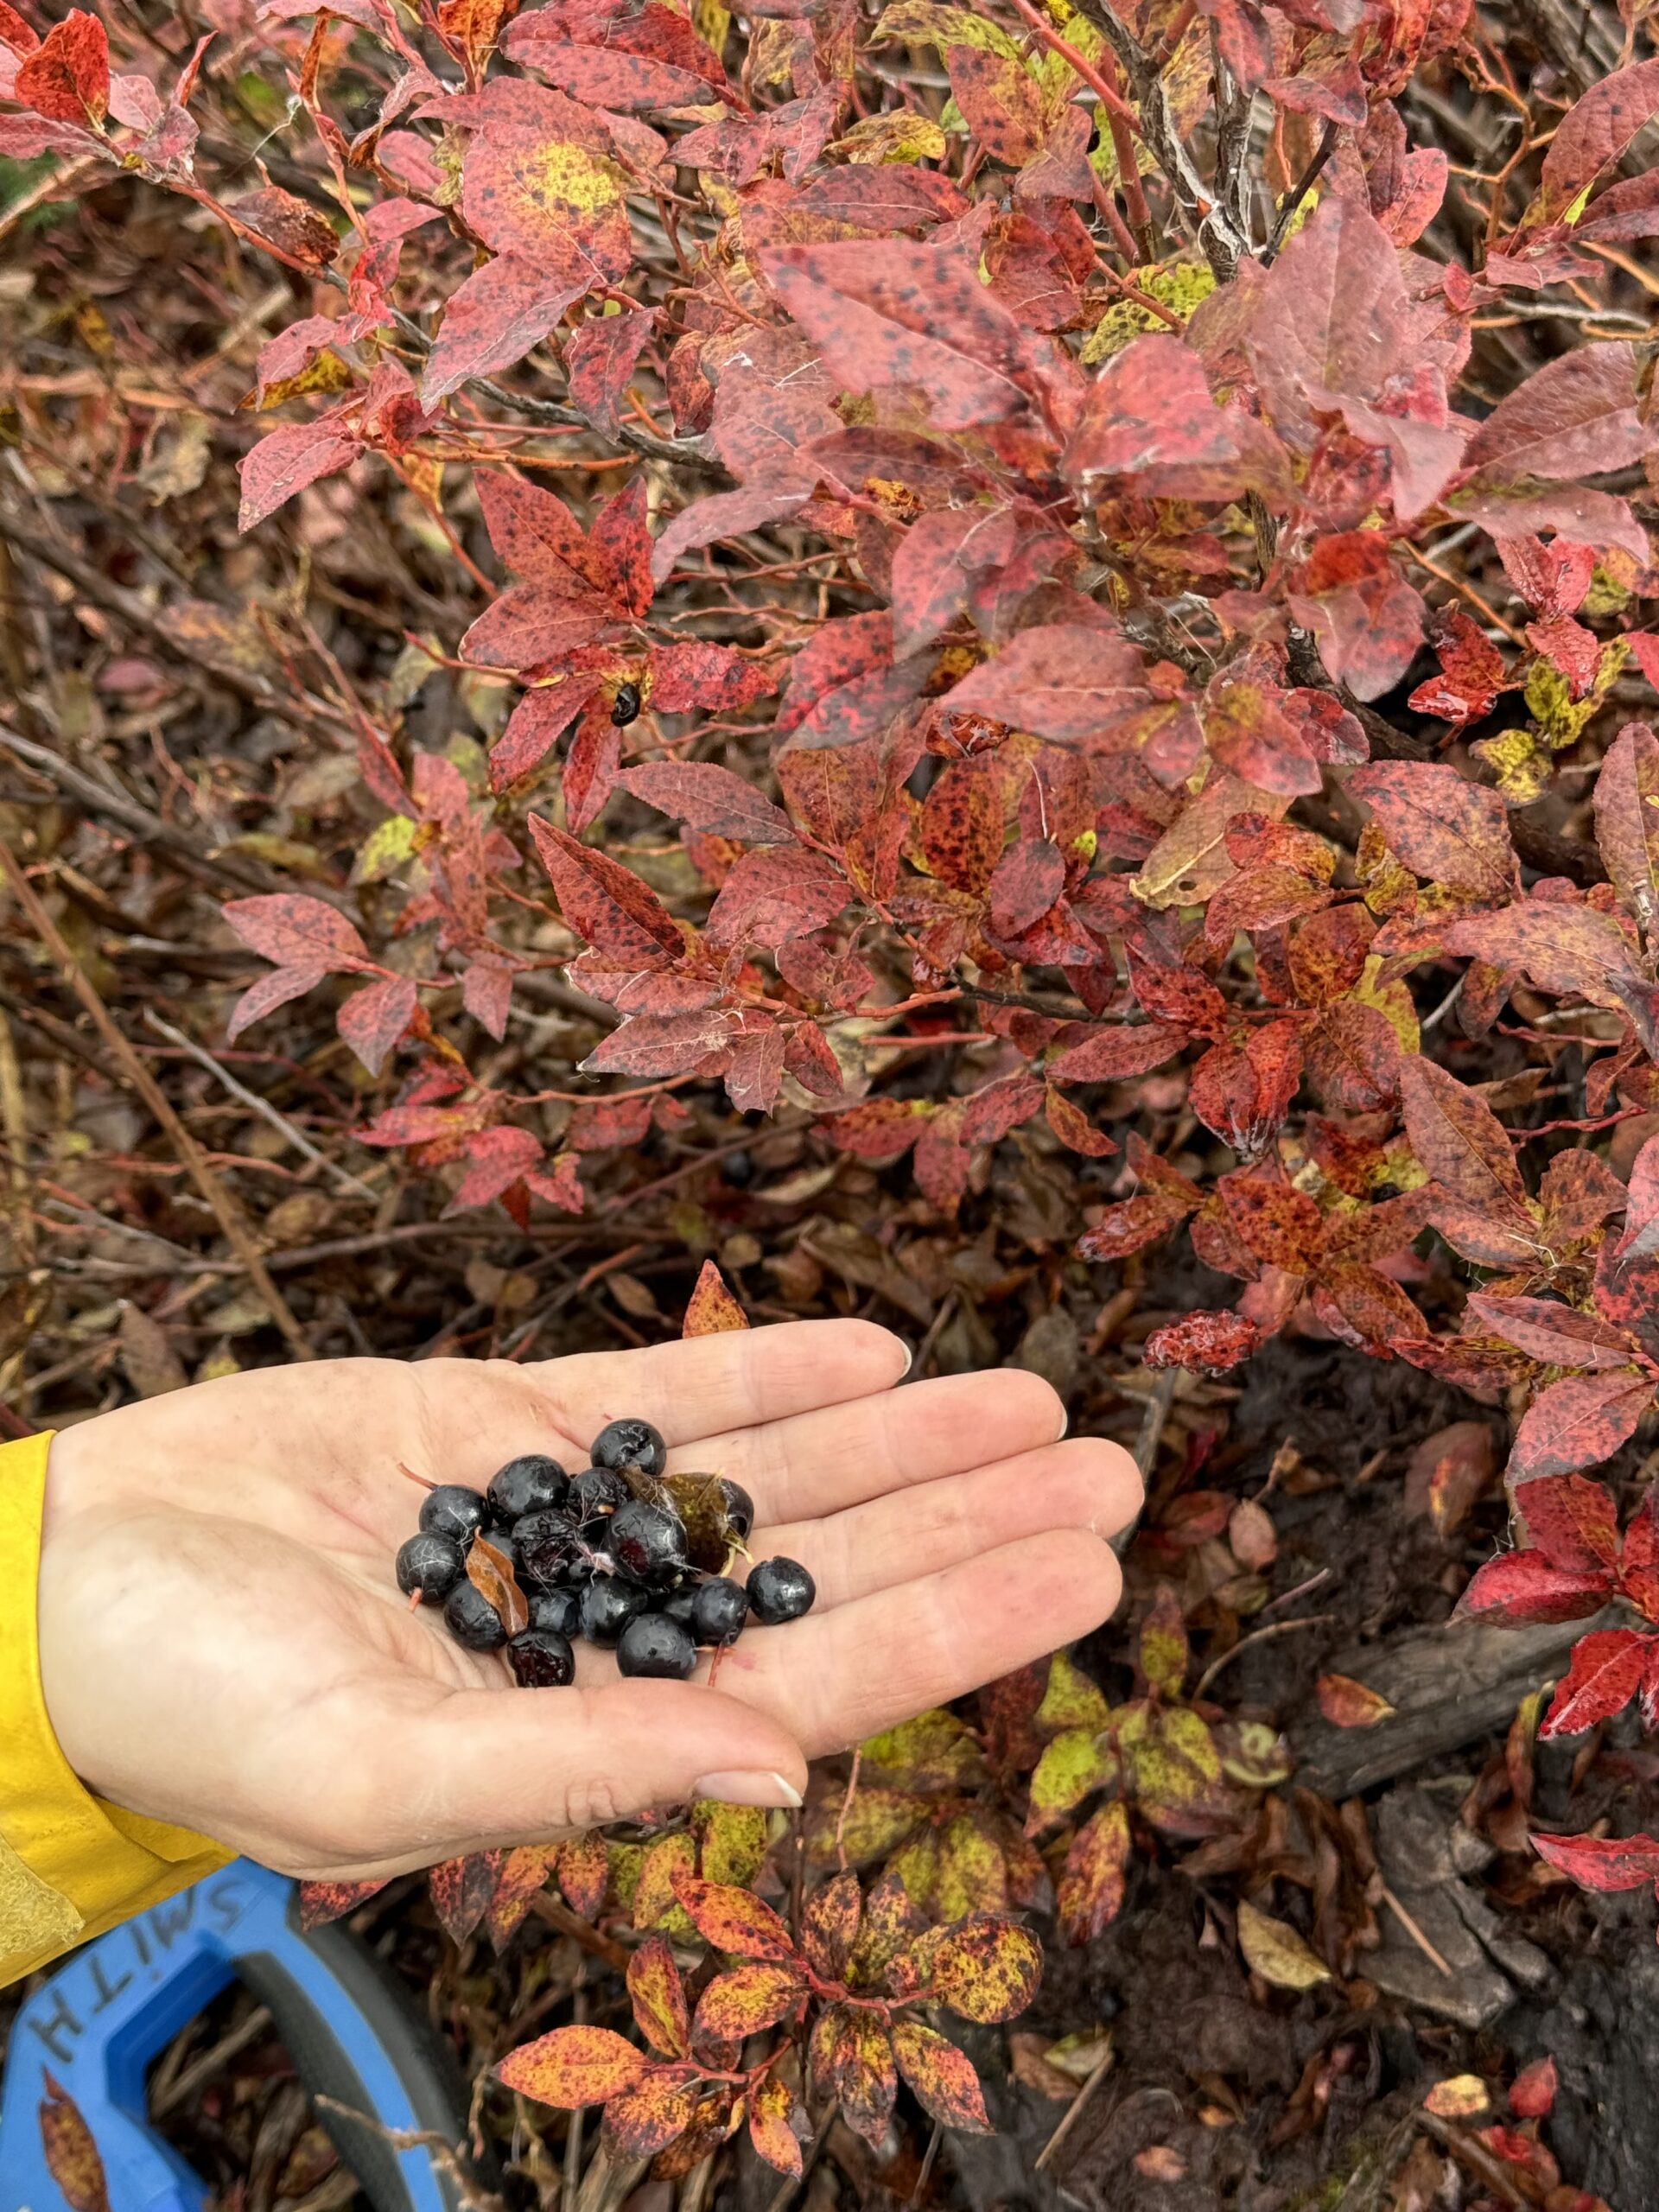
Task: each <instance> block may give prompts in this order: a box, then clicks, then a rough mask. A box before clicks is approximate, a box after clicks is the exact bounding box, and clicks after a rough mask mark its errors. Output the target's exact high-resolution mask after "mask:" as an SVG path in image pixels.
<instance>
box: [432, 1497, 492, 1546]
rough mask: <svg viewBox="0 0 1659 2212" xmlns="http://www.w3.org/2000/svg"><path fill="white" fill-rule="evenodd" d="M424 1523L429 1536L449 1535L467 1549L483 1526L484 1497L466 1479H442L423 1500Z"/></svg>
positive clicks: (453, 1542) (454, 1542)
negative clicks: (455, 1480) (449, 1480)
mask: <svg viewBox="0 0 1659 2212" xmlns="http://www.w3.org/2000/svg"><path fill="white" fill-rule="evenodd" d="M421 1526H422V1528H423V1529H424V1530H425V1531H426V1533H427V1535H429V1536H448V1539H449V1541H450V1542H451V1543H452V1544H459V1545H460V1546H461V1549H462V1550H463V1551H464V1550H465V1549H466V1548H467V1545H468V1544H470V1543H471V1542H472V1541H473V1538H474V1536H475V1535H477V1534H478V1532H479V1530H480V1529H481V1528H482V1527H483V1526H484V1501H483V1499H482V1498H481V1497H480V1496H479V1494H478V1492H477V1491H475V1490H468V1489H467V1485H466V1484H464V1483H440V1484H438V1486H437V1488H436V1489H435V1490H429V1491H428V1492H427V1493H426V1496H425V1497H424V1498H423V1499H422V1501H421Z"/></svg>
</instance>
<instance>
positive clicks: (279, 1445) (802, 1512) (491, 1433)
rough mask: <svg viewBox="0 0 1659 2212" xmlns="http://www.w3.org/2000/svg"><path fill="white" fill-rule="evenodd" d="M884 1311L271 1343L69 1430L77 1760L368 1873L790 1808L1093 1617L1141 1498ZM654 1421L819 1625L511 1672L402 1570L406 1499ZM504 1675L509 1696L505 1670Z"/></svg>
mask: <svg viewBox="0 0 1659 2212" xmlns="http://www.w3.org/2000/svg"><path fill="white" fill-rule="evenodd" d="M906 1359H907V1355H906V1351H905V1348H904V1346H903V1345H902V1344H900V1343H899V1340H898V1339H897V1338H895V1337H893V1336H891V1335H890V1334H889V1333H888V1332H887V1331H886V1330H884V1329H880V1328H877V1327H875V1326H874V1325H872V1324H870V1323H868V1322H863V1321H852V1320H847V1321H839V1320H837V1321H803V1322H791V1323H787V1324H785V1325H781V1326H779V1327H775V1328H766V1329H757V1330H753V1331H749V1332H731V1333H729V1334H724V1335H718V1336H711V1337H702V1338H692V1339H690V1340H689V1341H686V1342H683V1343H679V1344H659V1345H655V1346H652V1347H649V1348H646V1349H645V1350H642V1351H617V1352H605V1353H596V1354H584V1355H580V1356H577V1357H570V1358H566V1359H555V1360H548V1361H544V1362H542V1363H534V1364H532V1363H526V1364H524V1365H522V1366H519V1365H515V1364H513V1363H511V1362H507V1361H499V1360H496V1361H477V1362H474V1361H464V1360H448V1359H446V1360H430V1361H426V1362H423V1363H414V1364H407V1363H400V1362H397V1361H393V1360H375V1359H349V1360H338V1361H331V1362H327V1363H318V1364H315V1365H308V1366H293V1367H286V1368H262V1369H259V1370H255V1371H253V1372H251V1373H248V1374H245V1375H238V1376H228V1377H226V1378H225V1379H223V1380H222V1381H219V1382H213V1383H201V1384H198V1385H196V1386H195V1387H194V1388H192V1389H186V1390H180V1391H175V1392H174V1393H171V1394H170V1395H166V1396H163V1397H159V1398H152V1399H149V1400H147V1401H145V1402H143V1403H142V1404H137V1405H131V1406H124V1407H122V1408H119V1409H118V1411H116V1412H114V1413H110V1414H99V1416H97V1417H96V1418H95V1419H93V1420H91V1421H86V1422H83V1423H81V1424H79V1426H77V1427H73V1428H71V1429H68V1430H67V1431H65V1432H64V1433H61V1434H60V1435H59V1436H58V1437H57V1438H55V1439H54V1442H53V1444H52V1446H51V1452H50V1457H49V1459H48V1473H47V1493H46V1515H45V1522H44V1527H43V1531H42V1541H41V1575H40V1600H39V1602H40V1630H41V1678H42V1681H43V1684H44V1687H45V1692H46V1700H47V1706H48V1713H49V1714H50V1717H51V1720H52V1724H53V1726H54V1729H55V1730H56V1732H57V1735H58V1740H59V1742H60V1744H61V1745H62V1747H63V1750H64V1752H65V1755H66V1756H67V1758H68V1760H69V1763H70V1764H71V1765H72V1766H73V1768H74V1770H75V1771H76V1773H77V1774H78V1775H79V1777H81V1779H82V1780H83V1781H84V1782H85V1783H86V1784H87V1786H88V1787H89V1788H90V1789H93V1790H95V1791H97V1792H98V1793H99V1795H100V1796H104V1797H106V1798H108V1799H110V1800H111V1801H112V1802H115V1803H117V1804H118V1805H122V1806H124V1807H126V1808H129V1809H130V1810H131V1811H134V1812H137V1813H142V1814H145V1815H149V1816H150V1817H151V1818H153V1819H158V1820H163V1821H173V1822H176V1823H179V1824H181V1825H182V1826H184V1827H192V1828H195V1829H198V1830H200V1832H202V1833H203V1834H207V1835H210V1836H212V1837H213V1838H215V1839H216V1840H218V1841H219V1842H220V1843H222V1844H225V1845H226V1846H227V1847H232V1848H234V1849H236V1850H238V1851H242V1852H245V1853H248V1854H250V1855H251V1857H253V1858H255V1859H260V1860H262V1861H263V1862H264V1864H266V1865H267V1866H274V1867H277V1868H278V1869H280V1870H281V1871H283V1872H287V1873H292V1874H300V1875H306V1876H312V1877H317V1878H329V1879H336V1880H358V1879H363V1878H372V1877H377V1876H383V1875H386V1874H390V1873H394V1872H400V1871H402V1870H404V1869H405V1868H408V1867H411V1866H426V1865H429V1864H431V1863H433V1862H434V1861H435V1860H438V1859H448V1858H451V1857H454V1855H456V1854H457V1853H461V1852H466V1851H478V1850H482V1849H486V1848H488V1847H497V1846H502V1845H512V1844H518V1843H529V1842H547V1841H551V1840H555V1839H556V1838H557V1837H558V1836H559V1835H560V1834H563V1833H566V1832H568V1831H570V1830H574V1829H579V1828H582V1827H589V1826H592V1825H593V1824H594V1823H596V1822H601V1821H612V1820H619V1819H624V1818H626V1817H628V1816H630V1815H636V1814H639V1813H640V1812H643V1811H645V1809H646V1808H650V1807H652V1806H662V1805H667V1804H672V1803H677V1802H683V1801H684V1800H686V1799H688V1798H690V1797H693V1796H714V1797H721V1798H724V1799H727V1800H728V1801H730V1802H736V1803H747V1804H768V1805H779V1804H791V1803H798V1802H799V1801H800V1796H801V1793H802V1792H803V1791H804V1789H805V1786H806V1762H807V1760H808V1759H810V1758H817V1757H818V1756H820V1755H822V1754H823V1753H825V1752H829V1751H839V1750H842V1749H843V1748H844V1747H846V1746H847V1745H850V1744H853V1743H855V1742H857V1741H859V1740H860V1739H861V1738H864V1737H866V1736H868V1735H870V1734H871V1733H873V1732H875V1731H877V1730H879V1729H881V1728H884V1727H887V1726H891V1725H892V1724H893V1723H894V1722H895V1721H898V1720H900V1719H906V1718H907V1717H908V1716H910V1715H912V1714H913V1713H919V1712H922V1711H924V1710H925V1709H926V1708H927V1707H930V1706H934V1705H938V1704H939V1703H941V1702H943V1701H944V1700H948V1699H950V1698H952V1697H956V1696H958V1695H960V1694H962V1693H963V1692H964V1691H966V1690H969V1689H971V1688H975V1687H976V1685H978V1684H980V1683H982V1682H986V1681H990V1680H992V1679H993V1678H994V1677H995V1676H996V1675H1001V1674H1004V1673H1006V1672H1007V1671H1008V1670H1009V1669H1012V1668H1014V1667H1018V1666H1020V1665H1021V1664H1022V1663H1023V1662H1026V1661H1027V1660H1031V1659H1034V1658H1037V1657H1039V1656H1040V1655H1041V1654H1043V1653H1044V1652H1046V1651H1050V1650H1052V1649H1055V1648H1056V1647H1057V1646H1058V1645H1059V1644H1063V1643H1068V1642H1070V1641H1071V1640H1072V1639H1073V1638H1075V1637H1078V1636H1081V1635H1083V1634H1084V1633H1085V1632H1086V1631H1087V1630H1090V1629H1091V1628H1093V1627H1095V1626H1096V1625H1097V1624H1099V1623H1100V1622H1101V1621H1103V1620H1104V1619H1105V1618H1106V1617H1107V1616H1108V1615H1109V1613H1110V1611H1112V1608H1113V1607H1114V1605H1116V1602H1117V1598H1118V1594H1119V1588H1120V1584H1119V1579H1118V1572H1117V1565H1116V1560H1115V1559H1114V1557H1113V1555H1112V1552H1111V1549H1110V1548H1109V1544H1108V1542H1107V1538H1108V1537H1109V1535H1112V1534H1113V1533H1114V1532H1115V1531H1116V1530H1117V1529H1120V1528H1121V1527H1122V1526H1123V1525H1124V1524H1125V1522H1127V1521H1128V1519H1129V1517H1130V1516H1131V1515H1132V1514H1133V1512H1134V1511H1135V1508H1136V1507H1137V1505H1138V1504H1139V1503H1140V1498H1141V1483H1140V1478H1139V1476H1138V1474H1137V1472H1136V1471H1135V1465H1134V1462H1133V1461H1132V1460H1131V1459H1129V1457H1128V1454H1127V1453H1126V1452H1122V1451H1121V1450H1120V1449H1119V1448H1118V1447H1117V1446H1115V1445H1111V1444H1107V1443H1104V1442H1102V1441H1099V1440H1093V1439H1085V1438H1078V1439H1075V1440H1069V1441H1062V1440H1061V1439H1062V1436H1063V1432H1064V1428H1065V1414H1064V1410H1063V1408H1062V1407H1061V1404H1060V1402H1059V1400H1058V1397H1057V1396H1056V1395H1055V1394H1054V1393H1053V1391H1052V1389H1050V1388H1049V1387H1048V1385H1047V1384H1046V1383H1043V1382H1041V1381H1040V1380H1039V1378H1038V1377H1036V1376H1032V1375H1027V1374H1022V1373H1020V1372H1018V1371H1016V1370H1012V1369H1003V1370H1000V1371H998V1372H996V1373H994V1374H988V1375H982V1376H954V1377H948V1378H944V1379H940V1380H938V1381H933V1382H925V1383H915V1384H912V1385H911V1386H909V1387H907V1388H906V1389H902V1390H899V1389H895V1388H894V1387H893V1386H894V1385H895V1384H896V1383H899V1380H900V1379H901V1377H902V1376H903V1374H904V1372H905V1368H906ZM620 1414H640V1415H643V1416H644V1417H645V1419H647V1420H649V1421H653V1422H655V1423H656V1425H657V1427H658V1428H660V1429H661V1430H662V1432H663V1433H664V1436H665V1437H666V1439H667V1440H668V1443H669V1445H670V1447H671V1449H670V1459H669V1465H670V1466H671V1468H676V1467H678V1468H684V1469H688V1470H699V1471H715V1472H718V1473H721V1474H725V1475H728V1476H731V1477H733V1478H735V1479H736V1480H737V1481H739V1482H741V1483H742V1484H744V1485H745V1487H746V1488H747V1489H748V1490H749V1491H751V1492H752V1493H753V1497H754V1499H755V1503H756V1509H757V1516H756V1527H755V1530H754V1533H753V1535H752V1537H751V1538H750V1544H749V1548H750V1550H751V1552H752V1554H753V1557H754V1558H756V1559H765V1558H767V1557H769V1556H771V1555H772V1554H778V1553H782V1554H785V1556H787V1557H790V1558H793V1559H798V1560H802V1561H803V1562H804V1564H805V1565H806V1566H807V1567H810V1570H811V1572H812V1573H813V1575H814V1576H815V1577H816V1579H817V1587H818V1598H817V1605H816V1606H815V1608H814V1609H813V1611H811V1612H810V1614H808V1615H807V1616H806V1617H805V1618H804V1619H802V1620H798V1621H794V1622H791V1623H790V1624H788V1625H787V1626H785V1627H782V1628H774V1629H762V1628H758V1627H751V1628H750V1630H749V1631H748V1632H747V1635H746V1636H745V1637H743V1638H742V1640H741V1643H738V1644H736V1645H734V1646H733V1647H732V1648H731V1649H728V1651H727V1652H726V1653H725V1654H724V1655H723V1656H721V1662H720V1669H719V1675H718V1687H717V1688H712V1689H711V1688H709V1687H708V1685H707V1681H706V1677H707V1675H708V1671H709V1661H708V1659H707V1658H706V1657H705V1658H704V1660H703V1661H702V1663H701V1665H700V1666H699V1669H698V1674H697V1676H696V1678H695V1679H694V1680H693V1681H690V1682H669V1681H625V1680H624V1679H623V1678H622V1677H621V1676H620V1675H619V1674H618V1673H617V1670H616V1664H615V1661H614V1658H613V1656H612V1655H611V1654H610V1653H608V1652H601V1651H596V1650H594V1649H589V1648H588V1647H582V1648H581V1649H580V1650H579V1654H578V1667H577V1677H576V1681H575V1684H574V1685H573V1686H571V1687H570V1688H563V1689H541V1690H526V1689H518V1688H515V1687H514V1686H513V1684H512V1678H511V1676H510V1675H509V1673H508V1670H507V1668H506V1665H505V1662H504V1660H503V1659H502V1657H501V1656H500V1655H499V1654H496V1653H490V1654H480V1653H478V1652H473V1651H467V1650H463V1649H461V1646H460V1645H458V1644H456V1643H454V1642H453V1641H452V1640H451V1639H450V1638H449V1637H448V1635H447V1634H446V1633H445V1632H444V1630H443V1629H442V1624H441V1623H440V1620H439V1618H438V1615H437V1613H436V1612H435V1611H433V1610H432V1609H430V1608H428V1607H423V1608H421V1609H420V1610H419V1611H416V1612H411V1611H410V1610H409V1607H408V1604H407V1601H406V1600H405V1599H404V1598H403V1597H402V1596H401V1595H400V1594H399V1592H398V1591H397V1586H396V1583H395V1582H394V1580H393V1577H392V1558H393V1554H394V1553H395V1552H396V1550H397V1546H398V1544H399V1543H400V1542H401V1541H403V1539H404V1537H405V1536H407V1535H409V1534H410V1532H411V1531H412V1530H413V1529H414V1527H415V1525H416V1514H417V1511H418V1510H419V1504H420V1493H419V1491H417V1490H416V1487H415V1485H414V1484H411V1483H410V1481H409V1480H408V1479H407V1478H406V1477H405V1476H404V1474H403V1473H402V1472H401V1471H400V1463H401V1464H402V1465H403V1466H404V1467H407V1468H409V1469H411V1470H413V1471H414V1472H415V1473H416V1474H417V1475H419V1476H422V1477H424V1478H427V1479H429V1480H435V1481H442V1482H462V1483H468V1484H473V1485H474V1486H475V1487H477V1488H480V1489H481V1488H482V1487H483V1486H484V1485H485V1484H486V1483H487V1482H488V1480H489V1478H490V1476H491V1475H492V1474H493V1472H494V1471H495V1469H496V1468H497V1467H498V1466H499V1465H501V1464H502V1463H503V1462H504V1461H505V1460H506V1459H511V1458H512V1457H513V1456H514V1455H515V1454H516V1453H518V1452H528V1451H543V1452H551V1453H552V1454H553V1456H554V1457H555V1458H556V1459H560V1460H562V1461H563V1463H564V1464H565V1465H567V1466H569V1468H571V1469H572V1470H573V1471H574V1470H575V1469H576V1468H577V1467H580V1466H583V1465H586V1464H587V1451H586V1446H587V1445H588V1443H589V1442H590V1441H591V1440H592V1439H593V1437H594V1435H595V1434H596V1433H597V1432H598V1431H599V1429H600V1428H601V1427H602V1426H603V1425H604V1423H605V1422H606V1421H607V1420H609V1419H611V1418H613V1417H615V1416H617V1415H620ZM508 1689H512V1693H513V1694H512V1695H511V1696H502V1695H499V1694H498V1693H499V1692H501V1691H504V1690H508Z"/></svg>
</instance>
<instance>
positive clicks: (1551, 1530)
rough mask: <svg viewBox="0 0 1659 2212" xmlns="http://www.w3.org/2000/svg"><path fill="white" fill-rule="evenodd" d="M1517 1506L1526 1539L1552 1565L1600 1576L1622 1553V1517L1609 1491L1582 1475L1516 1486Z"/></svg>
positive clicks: (1574, 1571)
mask: <svg viewBox="0 0 1659 2212" xmlns="http://www.w3.org/2000/svg"><path fill="white" fill-rule="evenodd" d="M1515 1510H1516V1513H1517V1515H1518V1516H1520V1519H1521V1521H1522V1525H1523V1526H1524V1527H1525V1529H1526V1532H1527V1537H1528V1541H1529V1542H1531V1543H1534V1544H1535V1545H1536V1546H1537V1548H1538V1549H1539V1550H1540V1551H1541V1553H1542V1554H1543V1555H1544V1557H1545V1558H1546V1559H1547V1560H1548V1561H1549V1563H1550V1565H1551V1566H1552V1567H1565V1568H1566V1569H1567V1572H1568V1573H1573V1574H1599V1573H1602V1572H1603V1571H1604V1569H1606V1568H1611V1566H1612V1565H1613V1562H1614V1561H1615V1560H1617V1559H1618V1548H1619V1547H1618V1515H1617V1513H1616V1512H1615V1511H1614V1509H1613V1501H1612V1497H1611V1494H1610V1493H1609V1492H1608V1491H1605V1490H1604V1489H1603V1487H1602V1485H1601V1484H1599V1483H1592V1482H1591V1481H1589V1480H1588V1479H1587V1478H1586V1477H1585V1476H1583V1475H1554V1476H1545V1477H1542V1478H1540V1479H1538V1480H1535V1481H1532V1482H1523V1483H1520V1484H1517V1485H1516V1491H1515Z"/></svg>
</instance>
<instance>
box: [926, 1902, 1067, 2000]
mask: <svg viewBox="0 0 1659 2212" xmlns="http://www.w3.org/2000/svg"><path fill="white" fill-rule="evenodd" d="M1042 1978H1043V1950H1042V1946H1041V1944H1040V1943H1039V1942H1038V1941H1037V1938H1036V1937H1035V1936H1033V1935H1032V1934H1031V1933H1030V1931H1029V1930H1028V1929H1024V1928H1020V1927H1016V1926H1015V1924H1014V1922H1013V1921H1011V1920H1002V1919H999V1918H998V1917H996V1916H995V1915H993V1914H990V1913H975V1914H972V1915H971V1916H969V1918H968V1919H966V1920H964V1921H962V1922H960V1923H958V1924H957V1926H956V1927H954V1928H946V1929H939V1930H937V1931H935V1932H934V1933H932V1934H931V1935H929V1936H924V1937H923V1938H922V1939H921V1941H920V1942H918V1943H915V1944H913V1945H912V1947H911V1948H910V1950H909V1951H907V1952H906V1953H904V1954H902V1955H900V1956H899V1958H897V1959H895V1960H894V1961H893V1966H892V1968H891V1970H890V1976H889V1980H890V1986H892V1988H893V1992H894V1994H895V1995H898V1996H906V1997H909V1996H918V1995H920V1994H922V1993H924V1992H925V1993H926V1994H927V1995H928V1996H930V1997H931V1998H934V1999H937V2000H938V2002H939V2003H940V2004H941V2005H949V2006H950V2009H951V2011H952V2012H960V2013H961V2014H962V2016H963V2019H965V2020H980V2021H990V2020H1011V2019H1013V2018H1014V2016H1015V2015H1016V2014H1017V2013H1020V2012H1024V2011H1025V2009H1026V2007H1027V2005H1029V2004H1030V2002H1031V2000H1032V1999H1033V1997H1034V1996H1035V1995H1036V1994H1037V1985H1038V1983H1039V1981H1040V1980H1042Z"/></svg>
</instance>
